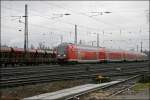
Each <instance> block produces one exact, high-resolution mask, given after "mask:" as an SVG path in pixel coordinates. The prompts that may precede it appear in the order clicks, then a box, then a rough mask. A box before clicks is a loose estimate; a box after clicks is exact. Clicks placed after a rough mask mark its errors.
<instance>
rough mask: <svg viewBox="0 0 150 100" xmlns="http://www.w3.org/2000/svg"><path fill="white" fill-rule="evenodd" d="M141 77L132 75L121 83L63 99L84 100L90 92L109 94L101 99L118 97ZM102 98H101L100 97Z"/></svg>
mask: <svg viewBox="0 0 150 100" xmlns="http://www.w3.org/2000/svg"><path fill="white" fill-rule="evenodd" d="M141 76H142V75H140V74H137V75H134V76H132V77H129V78H127V79H123V80H122V81H120V82H118V83H116V84H112V85H108V86H107V85H106V86H104V87H101V88H97V89H93V90H90V91H85V92H83V93H79V94H75V95H72V96H70V97H67V98H65V100H72V99H73V98H81V100H82V99H86V96H87V95H89V93H91V92H95V91H99V90H100V91H101V92H102V91H105V92H107V93H109V95H107V97H105V96H106V95H105V96H104V97H103V99H106V100H107V99H111V98H112V97H113V96H115V95H118V94H120V93H122V92H124V91H126V90H128V89H129V88H131V87H133V86H134V84H135V83H136V82H137V81H138V80H139V78H140V77H141ZM101 98H102V97H101Z"/></svg>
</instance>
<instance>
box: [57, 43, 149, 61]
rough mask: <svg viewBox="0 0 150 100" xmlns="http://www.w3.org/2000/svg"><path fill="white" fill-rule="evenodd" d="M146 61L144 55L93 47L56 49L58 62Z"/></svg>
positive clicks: (63, 45)
mask: <svg viewBox="0 0 150 100" xmlns="http://www.w3.org/2000/svg"><path fill="white" fill-rule="evenodd" d="M146 59H147V56H146V55H145V54H144V53H139V52H131V51H124V50H113V49H106V48H101V47H93V46H81V45H75V44H71V43H63V44H60V45H59V46H58V48H57V60H58V61H59V62H79V63H84V62H85V63H90V62H93V63H97V62H120V61H144V60H146Z"/></svg>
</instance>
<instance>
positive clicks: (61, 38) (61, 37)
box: [60, 35, 63, 44]
mask: <svg viewBox="0 0 150 100" xmlns="http://www.w3.org/2000/svg"><path fill="white" fill-rule="evenodd" d="M60 40H61V44H62V42H63V36H62V35H61V36H60Z"/></svg>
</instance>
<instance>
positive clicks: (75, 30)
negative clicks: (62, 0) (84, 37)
mask: <svg viewBox="0 0 150 100" xmlns="http://www.w3.org/2000/svg"><path fill="white" fill-rule="evenodd" d="M74 42H75V44H77V25H75V41H74Z"/></svg>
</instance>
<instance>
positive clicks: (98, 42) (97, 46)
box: [97, 33, 99, 47]
mask: <svg viewBox="0 0 150 100" xmlns="http://www.w3.org/2000/svg"><path fill="white" fill-rule="evenodd" d="M97 47H99V34H98V33H97Z"/></svg>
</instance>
